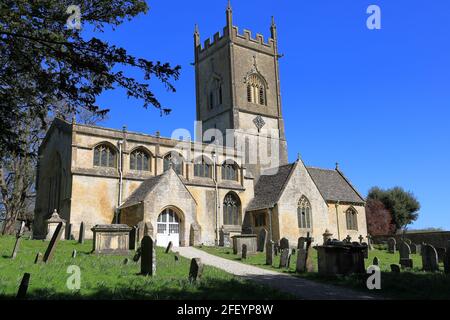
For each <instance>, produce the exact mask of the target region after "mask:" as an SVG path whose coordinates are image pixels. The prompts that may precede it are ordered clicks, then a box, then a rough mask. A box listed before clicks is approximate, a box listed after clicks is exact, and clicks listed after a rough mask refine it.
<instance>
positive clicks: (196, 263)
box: [189, 258, 203, 283]
mask: <svg viewBox="0 0 450 320" xmlns="http://www.w3.org/2000/svg"><path fill="white" fill-rule="evenodd" d="M202 274H203V263H202V262H201V260H200V258H192V260H191V267H190V268H189V281H190V282H191V283H192V282H196V281H197V279H200V278H201V277H202Z"/></svg>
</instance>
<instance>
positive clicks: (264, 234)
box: [256, 228, 269, 252]
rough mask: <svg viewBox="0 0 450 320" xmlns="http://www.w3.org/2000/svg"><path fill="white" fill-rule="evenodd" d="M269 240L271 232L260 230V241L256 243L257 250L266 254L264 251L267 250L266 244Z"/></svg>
mask: <svg viewBox="0 0 450 320" xmlns="http://www.w3.org/2000/svg"><path fill="white" fill-rule="evenodd" d="M268 238H269V232H268V231H267V230H266V229H264V228H262V229H261V230H259V232H258V240H257V243H256V250H257V251H259V252H264V250H265V249H266V243H267V240H268Z"/></svg>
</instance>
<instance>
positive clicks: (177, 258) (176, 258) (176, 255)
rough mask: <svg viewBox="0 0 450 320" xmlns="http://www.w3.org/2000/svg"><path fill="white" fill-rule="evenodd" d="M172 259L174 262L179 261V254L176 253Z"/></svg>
mask: <svg viewBox="0 0 450 320" xmlns="http://www.w3.org/2000/svg"><path fill="white" fill-rule="evenodd" d="M173 258H174V259H175V262H178V261H179V260H180V254H179V253H178V252H175V255H174V256H173Z"/></svg>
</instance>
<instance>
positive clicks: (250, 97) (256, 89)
mask: <svg viewBox="0 0 450 320" xmlns="http://www.w3.org/2000/svg"><path fill="white" fill-rule="evenodd" d="M247 101H248V102H251V103H256V104H260V105H266V86H265V85H264V81H263V80H262V79H261V77H260V76H259V75H257V74H256V73H255V74H252V75H250V76H249V78H248V80H247Z"/></svg>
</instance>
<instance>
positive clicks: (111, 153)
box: [94, 145, 117, 168]
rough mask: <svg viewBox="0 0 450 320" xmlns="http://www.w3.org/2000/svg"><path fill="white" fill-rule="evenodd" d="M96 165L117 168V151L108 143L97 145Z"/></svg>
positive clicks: (95, 151)
mask: <svg viewBox="0 0 450 320" xmlns="http://www.w3.org/2000/svg"><path fill="white" fill-rule="evenodd" d="M94 166H96V167H109V168H115V167H116V166H117V154H116V151H115V150H114V149H113V148H112V147H110V146H108V145H99V146H97V147H95V149H94Z"/></svg>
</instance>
